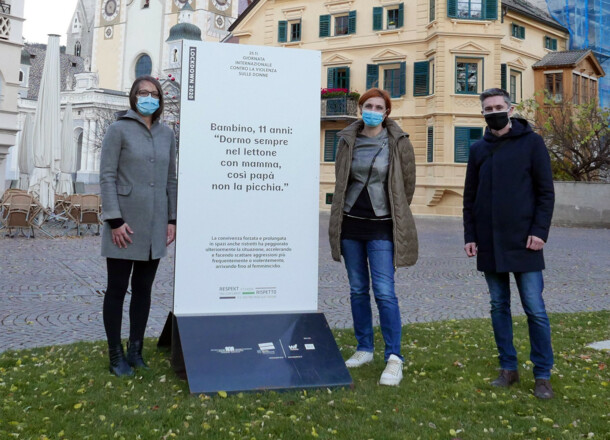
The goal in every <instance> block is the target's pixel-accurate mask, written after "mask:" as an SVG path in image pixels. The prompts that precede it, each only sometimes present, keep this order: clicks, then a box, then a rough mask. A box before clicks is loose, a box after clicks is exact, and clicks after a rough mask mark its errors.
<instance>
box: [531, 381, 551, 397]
mask: <svg viewBox="0 0 610 440" xmlns="http://www.w3.org/2000/svg"><path fill="white" fill-rule="evenodd" d="M534 396H536V397H537V398H539V399H552V398H553V397H555V393H553V387H551V381H550V380H548V379H536V385H534Z"/></svg>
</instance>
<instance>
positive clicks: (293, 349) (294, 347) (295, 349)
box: [288, 344, 299, 351]
mask: <svg viewBox="0 0 610 440" xmlns="http://www.w3.org/2000/svg"><path fill="white" fill-rule="evenodd" d="M288 348H289V349H290V351H299V344H294V345H289V346H288Z"/></svg>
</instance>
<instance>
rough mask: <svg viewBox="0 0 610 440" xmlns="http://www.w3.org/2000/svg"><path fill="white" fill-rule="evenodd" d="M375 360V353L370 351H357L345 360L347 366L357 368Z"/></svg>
mask: <svg viewBox="0 0 610 440" xmlns="http://www.w3.org/2000/svg"><path fill="white" fill-rule="evenodd" d="M372 360H373V353H371V352H368V351H357V352H356V353H354V354H353V355H352V357H351V358H349V359H348V360H346V361H345V366H346V367H347V368H356V367H359V366H361V365H364V364H368V363H369V362H372Z"/></svg>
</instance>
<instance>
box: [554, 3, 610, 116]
mask: <svg viewBox="0 0 610 440" xmlns="http://www.w3.org/2000/svg"><path fill="white" fill-rule="evenodd" d="M546 3H547V6H548V9H549V13H550V14H551V15H552V16H553V18H554V19H555V20H557V21H558V22H559V23H560V24H561V25H562V26H564V27H565V28H567V29H568V31H569V32H570V49H591V50H593V52H595V55H596V56H597V59H598V60H599V61H600V63H601V64H602V68H603V69H604V71H605V72H606V76H605V77H604V78H600V81H599V97H600V104H601V105H602V106H603V107H610V36H609V31H610V0H546Z"/></svg>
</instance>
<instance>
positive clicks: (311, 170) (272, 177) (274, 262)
mask: <svg viewBox="0 0 610 440" xmlns="http://www.w3.org/2000/svg"><path fill="white" fill-rule="evenodd" d="M181 95H182V96H181V98H182V99H181V103H180V105H181V112H180V152H179V170H178V234H177V241H176V269H175V293H174V314H176V315H214V314H245V313H277V312H307V311H316V310H317V295H318V219H319V217H318V209H319V208H318V197H319V196H318V188H319V166H320V158H319V155H320V153H319V144H320V53H319V52H315V51H308V50H301V49H284V48H274V47H259V46H246V45H239V44H220V43H204V42H185V43H184V48H183V60H182V82H181Z"/></svg>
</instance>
